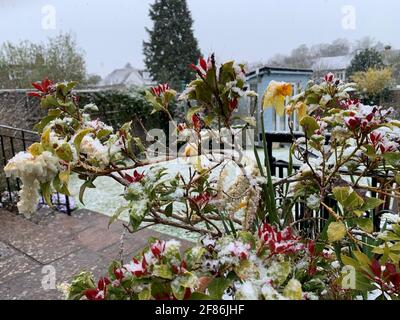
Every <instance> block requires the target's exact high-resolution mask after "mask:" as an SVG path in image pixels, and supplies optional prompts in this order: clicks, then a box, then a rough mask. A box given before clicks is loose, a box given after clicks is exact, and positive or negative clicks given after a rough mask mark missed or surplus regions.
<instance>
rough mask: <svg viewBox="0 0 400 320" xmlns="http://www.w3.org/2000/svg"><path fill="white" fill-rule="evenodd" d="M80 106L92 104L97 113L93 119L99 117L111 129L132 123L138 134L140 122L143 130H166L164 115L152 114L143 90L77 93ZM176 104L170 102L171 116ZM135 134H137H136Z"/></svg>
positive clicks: (126, 89) (166, 122)
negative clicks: (111, 127) (110, 126)
mask: <svg viewBox="0 0 400 320" xmlns="http://www.w3.org/2000/svg"><path fill="white" fill-rule="evenodd" d="M79 94H80V102H81V103H82V105H89V104H94V105H96V106H97V108H98V111H95V112H92V115H93V117H96V116H97V117H100V118H101V119H103V120H104V121H107V123H109V124H111V125H112V126H113V127H119V126H121V125H122V124H124V123H126V122H129V121H133V122H134V123H135V126H136V127H137V130H138V132H139V131H142V127H141V125H140V124H139V123H138V121H139V120H140V121H141V122H142V125H143V126H144V127H145V128H160V129H167V128H168V120H167V117H166V115H165V114H164V113H157V114H152V111H153V105H152V104H151V103H149V102H148V101H147V100H146V92H145V89H142V88H124V89H109V90H101V91H88V92H87V93H86V92H82V93H79ZM175 108H176V104H175V103H174V102H171V104H170V107H169V110H170V112H171V113H172V114H173V113H174V110H175ZM138 132H137V133H138Z"/></svg>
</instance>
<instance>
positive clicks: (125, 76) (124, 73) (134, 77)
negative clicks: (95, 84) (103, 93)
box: [101, 63, 151, 87]
mask: <svg viewBox="0 0 400 320" xmlns="http://www.w3.org/2000/svg"><path fill="white" fill-rule="evenodd" d="M101 85H103V86H116V85H124V86H139V87H143V86H147V85H151V80H150V79H147V78H145V77H144V71H143V70H139V69H136V68H133V67H132V66H131V65H130V64H129V63H128V64H126V66H125V67H124V68H122V69H116V70H114V71H113V72H111V73H110V74H109V75H108V76H107V77H105V78H104V80H103V81H102V83H101Z"/></svg>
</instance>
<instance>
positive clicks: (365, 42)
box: [353, 36, 385, 51]
mask: <svg viewBox="0 0 400 320" xmlns="http://www.w3.org/2000/svg"><path fill="white" fill-rule="evenodd" d="M384 48H385V45H384V44H383V43H382V42H380V41H377V40H376V39H375V38H373V37H370V36H366V37H364V38H361V39H360V40H358V41H356V43H355V45H354V46H353V49H354V51H360V50H365V49H375V50H377V51H382V50H383V49H384Z"/></svg>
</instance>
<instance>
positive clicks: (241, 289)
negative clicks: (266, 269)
mask: <svg viewBox="0 0 400 320" xmlns="http://www.w3.org/2000/svg"><path fill="white" fill-rule="evenodd" d="M236 289H237V290H236V295H235V298H236V299H237V300H259V297H260V293H261V292H260V288H258V287H257V286H256V285H255V284H254V283H252V282H250V281H246V282H244V283H242V284H239V285H237V288H236Z"/></svg>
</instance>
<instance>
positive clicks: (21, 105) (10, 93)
mask: <svg viewBox="0 0 400 320" xmlns="http://www.w3.org/2000/svg"><path fill="white" fill-rule="evenodd" d="M28 91H29V90H0V125H7V126H11V127H16V128H21V129H27V130H32V129H33V126H34V125H35V124H36V123H38V122H39V120H40V118H41V117H42V116H43V115H45V114H46V111H45V110H42V109H41V108H40V107H39V101H38V99H34V98H31V97H28V96H27V95H26V93H27V92H28Z"/></svg>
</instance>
